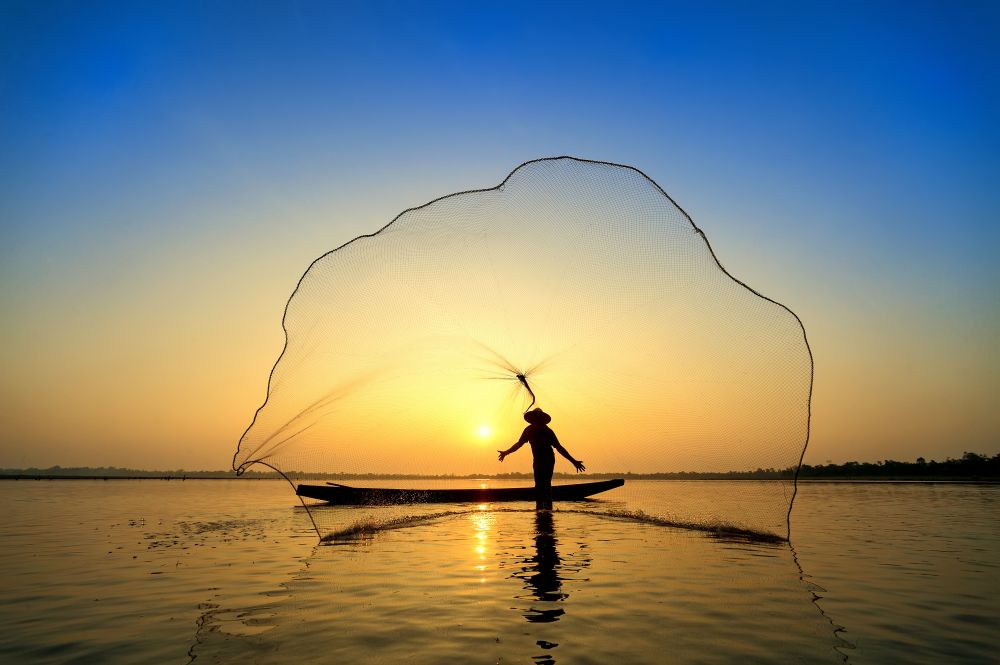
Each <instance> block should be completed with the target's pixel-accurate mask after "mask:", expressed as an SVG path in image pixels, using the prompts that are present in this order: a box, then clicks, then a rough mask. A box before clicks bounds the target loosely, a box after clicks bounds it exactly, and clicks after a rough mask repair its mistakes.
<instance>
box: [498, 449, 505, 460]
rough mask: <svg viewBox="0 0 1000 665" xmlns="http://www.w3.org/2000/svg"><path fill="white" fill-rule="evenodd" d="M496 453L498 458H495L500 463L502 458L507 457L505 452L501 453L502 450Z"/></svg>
mask: <svg viewBox="0 0 1000 665" xmlns="http://www.w3.org/2000/svg"><path fill="white" fill-rule="evenodd" d="M497 452H498V453H500V456H499V457H497V459H498V460H500V461H501V462H502V461H503V458H504V457H507V453H506V451H503V450H498V451H497Z"/></svg>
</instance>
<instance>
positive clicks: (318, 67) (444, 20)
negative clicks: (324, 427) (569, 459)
mask: <svg viewBox="0 0 1000 665" xmlns="http://www.w3.org/2000/svg"><path fill="white" fill-rule="evenodd" d="M472 4H473V3H454V4H448V3H428V2H421V3H402V2H401V3H374V2H371V3H370V2H359V3H341V2H337V3H318V2H317V3H311V2H273V3H244V2H240V3H235V2H234V3H226V2H212V3H194V2H192V3H182V2H162V3H136V2H122V3H111V2H33V1H25V2H5V3H3V4H2V6H0V225H2V228H0V307H2V311H3V316H2V318H0V341H2V346H0V361H2V363H3V367H4V372H3V374H2V377H0V404H2V406H0V426H2V427H0V432H2V434H0V466H4V467H27V466H49V465H53V464H60V465H63V466H71V465H91V466H97V465H116V466H132V467H145V468H160V469H164V468H172V469H173V468H188V469H192V468H225V467H227V465H228V464H229V461H230V459H231V456H232V452H233V450H234V447H235V443H236V441H237V439H238V438H239V436H240V434H241V433H242V432H243V430H244V428H245V427H246V426H247V424H248V423H249V419H250V417H251V416H252V414H253V411H254V409H255V408H256V407H257V406H259V404H260V402H261V401H262V399H263V396H264V388H265V383H266V379H267V374H268V371H269V370H270V368H271V365H272V363H273V361H274V359H275V358H276V356H277V354H278V352H279V351H280V349H281V346H282V340H283V336H282V331H281V327H280V318H281V313H282V309H283V307H284V304H285V300H286V298H287V296H288V294H289V293H290V292H291V290H292V288H293V287H294V285H295V283H296V282H297V280H298V278H299V276H300V275H301V273H302V271H303V270H304V269H305V268H306V267H307V266H308V264H309V262H310V261H311V260H312V259H313V258H315V257H316V256H318V255H320V254H322V253H323V252H325V251H326V250H328V249H330V248H332V247H335V246H338V245H340V244H342V243H343V242H345V241H346V240H349V239H350V238H352V237H354V236H356V235H358V234H360V233H366V232H370V231H372V230H374V229H377V228H379V227H381V226H382V225H383V224H385V223H386V222H387V221H388V220H389V219H391V218H392V217H394V216H395V215H396V214H397V213H398V212H399V211H401V210H403V209H404V208H408V207H411V206H414V205H419V204H421V203H424V202H426V201H428V200H430V199H432V198H436V197H438V196H440V195H443V194H447V193H449V192H452V191H458V190H464V189H469V188H478V187H489V186H492V185H495V184H496V183H498V182H499V181H500V180H501V179H502V178H503V177H504V176H505V175H506V174H507V173H508V172H509V171H510V170H511V169H512V168H514V167H515V166H517V165H518V164H519V163H521V162H523V161H525V160H528V159H533V158H536V157H542V156H551V155H560V154H571V155H576V156H580V157H586V158H591V159H602V160H609V161H613V162H618V163H625V164H630V165H633V166H635V167H637V168H640V169H642V170H643V171H644V172H645V173H647V174H648V175H650V177H652V178H653V179H654V180H656V181H657V182H658V183H659V184H660V185H661V186H662V187H663V188H664V189H665V190H666V191H667V192H668V193H670V195H671V196H672V197H673V198H674V199H675V200H676V201H677V202H678V203H679V204H680V205H681V206H683V207H684V208H685V209H686V210H687V212H688V213H690V214H691V216H692V217H693V218H694V220H695V221H696V222H697V223H698V225H699V226H700V227H701V228H702V229H704V231H705V232H706V234H707V236H708V238H709V239H710V240H711V242H712V244H713V247H714V248H715V251H716V253H717V254H718V256H719V258H720V260H721V261H722V262H723V264H724V265H725V266H726V267H727V268H728V269H729V270H730V271H731V272H732V273H733V274H734V275H736V276H737V277H738V278H740V279H742V280H744V281H745V282H747V283H748V284H750V285H751V286H753V287H754V288H756V289H757V290H759V291H761V292H763V293H765V294H767V295H769V296H770V297H772V298H775V299H776V300H779V301H781V302H783V303H785V304H787V305H788V306H789V307H791V308H792V309H794V310H795V311H796V312H797V313H798V314H799V316H800V317H801V318H802V319H803V321H804V322H805V325H806V328H807V330H808V333H809V336H810V341H811V342H812V345H813V352H814V354H815V357H816V384H815V397H814V420H813V439H812V442H811V444H810V449H809V452H808V454H807V456H806V460H807V461H809V462H813V463H821V462H824V461H827V460H833V461H837V462H842V461H846V460H851V459H858V460H876V459H882V458H895V459H910V460H912V459H914V458H916V457H917V456H924V457H926V458H937V459H941V458H944V457H947V456H959V455H961V454H962V452H963V451H965V450H973V451H978V452H986V453H996V452H998V451H1000V441H998V439H1000V437H998V432H1000V415H998V413H1000V409H997V398H996V396H997V395H998V394H1000V352H998V351H997V346H998V343H1000V295H998V294H1000V288H998V286H1000V269H998V267H997V260H996V257H997V255H998V249H1000V237H998V236H1000V232H998V226H1000V225H998V221H1000V220H998V203H1000V201H998V198H1000V197H998V195H997V183H998V182H1000V157H998V155H1000V132H998V129H997V124H996V118H998V117H1000V103H998V101H1000V86H998V83H1000V76H998V70H1000V67H998V65H1000V5H998V4H997V3H994V2H958V3H915V2H900V3H870V2H858V3H851V2H835V3H833V2H831V3H796V2H787V3H737V2H705V3H676V4H674V5H670V4H668V3H636V4H633V5H629V3H605V4H595V5H586V4H585V3H565V4H556V3H537V2H533V3H524V4H520V3H504V4H501V5H481V6H478V7H472V6H471V5H472ZM803 4H809V5H810V6H809V7H802V6H801V5H803ZM567 445H569V443H568V442H567Z"/></svg>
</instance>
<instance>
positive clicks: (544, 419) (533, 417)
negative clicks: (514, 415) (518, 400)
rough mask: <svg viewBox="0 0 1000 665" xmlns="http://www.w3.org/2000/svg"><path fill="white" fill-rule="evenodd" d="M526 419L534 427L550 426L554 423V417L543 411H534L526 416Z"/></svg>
mask: <svg viewBox="0 0 1000 665" xmlns="http://www.w3.org/2000/svg"><path fill="white" fill-rule="evenodd" d="M524 419H525V420H527V421H528V422H529V423H531V424H532V425H548V424H549V423H550V422H552V416H550V415H549V414H547V413H545V412H544V411H542V410H541V409H532V410H531V411H528V412H527V413H525V414H524Z"/></svg>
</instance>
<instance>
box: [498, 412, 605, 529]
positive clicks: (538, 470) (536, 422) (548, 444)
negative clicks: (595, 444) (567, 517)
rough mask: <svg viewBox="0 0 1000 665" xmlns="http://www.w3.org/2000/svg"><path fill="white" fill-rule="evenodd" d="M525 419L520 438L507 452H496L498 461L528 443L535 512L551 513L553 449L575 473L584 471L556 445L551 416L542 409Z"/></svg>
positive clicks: (577, 462)
mask: <svg viewBox="0 0 1000 665" xmlns="http://www.w3.org/2000/svg"><path fill="white" fill-rule="evenodd" d="M524 419H525V420H526V421H527V422H528V426H527V427H525V428H524V432H522V433H521V438H520V439H518V441H517V443H515V444H514V445H513V446H511V447H510V448H508V449H507V450H498V451H497V452H498V453H500V457H499V459H500V461H501V462H502V461H503V460H504V458H505V457H507V455H510V454H511V453H512V452H514V451H516V450H517V449H518V448H520V447H521V446H523V445H524V444H525V443H530V444H531V455H532V457H533V458H534V461H533V463H532V468H533V469H534V472H535V509H536V510H552V470H553V468H555V465H556V456H555V454H554V453H553V452H552V449H553V448H555V449H556V450H558V451H559V454H560V455H562V456H563V457H565V458H566V459H568V460H569V461H570V462H572V463H573V466H575V467H576V472H577V473H580V472H581V471H586V467H585V466H583V462H581V461H580V460H577V459H573V456H572V455H570V454H569V451H567V450H566V449H565V448H563V447H562V444H560V443H559V439H558V438H556V433H555V432H553V431H552V429H551V428H550V427H549V423H550V422H552V416H550V415H549V414H547V413H545V412H544V411H542V410H541V409H532V410H531V411H528V412H527V413H525V414H524Z"/></svg>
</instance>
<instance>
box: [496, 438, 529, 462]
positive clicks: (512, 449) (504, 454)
mask: <svg viewBox="0 0 1000 665" xmlns="http://www.w3.org/2000/svg"><path fill="white" fill-rule="evenodd" d="M526 441H527V439H526V438H524V435H523V434H522V435H521V438H520V439H519V440H518V442H517V443H515V444H514V445H513V446H511V447H510V448H508V449H507V450H498V451H497V452H498V453H500V456H499V457H498V458H497V459H499V460H500V461H501V462H502V461H503V458H504V457H507V455H510V454H511V453H512V452H515V451H516V450H517V449H518V448H520V447H521V446H523V445H524V444H525V442H526Z"/></svg>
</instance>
